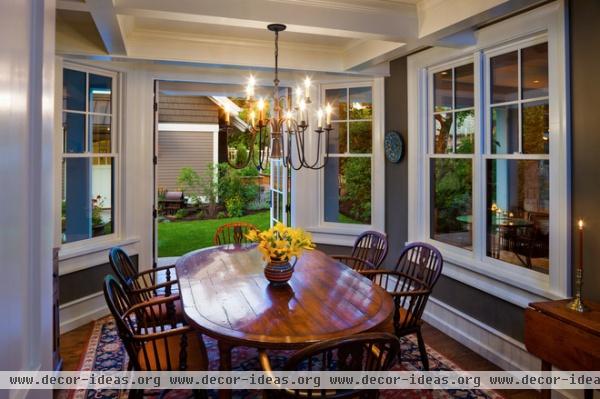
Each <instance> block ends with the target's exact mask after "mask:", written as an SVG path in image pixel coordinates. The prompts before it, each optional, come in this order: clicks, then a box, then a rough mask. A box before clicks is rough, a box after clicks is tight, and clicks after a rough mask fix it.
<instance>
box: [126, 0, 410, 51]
mask: <svg viewBox="0 0 600 399" xmlns="http://www.w3.org/2000/svg"><path fill="white" fill-rule="evenodd" d="M332 3H333V2H328V3H327V2H326V3H325V4H326V5H327V4H328V5H331V4H332ZM316 4H318V2H315V1H309V2H306V3H305V2H297V1H291V0H202V1H196V0H179V1H164V0H118V1H117V4H116V11H117V13H118V14H125V15H133V16H137V17H146V18H158V19H169V20H176V21H188V22H197V23H205V24H215V25H230V26H238V27H246V28H254V29H265V28H266V25H267V24H268V23H273V22H277V23H283V24H286V25H287V26H288V30H289V31H290V32H298V33H307V34H317V35H326V36H335V37H345V38H357V39H370V40H386V41H400V42H405V41H406V40H408V39H411V38H415V37H416V35H417V29H418V19H417V8H416V6H412V5H406V4H402V7H401V8H398V9H390V8H386V9H377V8H375V7H372V8H371V9H365V8H364V6H360V4H359V3H356V2H350V3H348V4H346V5H345V6H339V7H337V8H334V7H328V6H320V7H318V6H316Z"/></svg>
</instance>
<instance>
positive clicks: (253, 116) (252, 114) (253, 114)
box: [250, 111, 256, 127]
mask: <svg viewBox="0 0 600 399" xmlns="http://www.w3.org/2000/svg"><path fill="white" fill-rule="evenodd" d="M255 124H256V112H254V111H250V125H251V126H252V127H254V125H255Z"/></svg>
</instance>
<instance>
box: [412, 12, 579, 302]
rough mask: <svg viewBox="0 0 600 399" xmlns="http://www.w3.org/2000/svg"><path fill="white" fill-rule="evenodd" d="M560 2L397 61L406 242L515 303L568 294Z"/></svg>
mask: <svg viewBox="0 0 600 399" xmlns="http://www.w3.org/2000/svg"><path fill="white" fill-rule="evenodd" d="M562 7H563V6H562V3H560V2H557V3H552V4H548V5H545V6H542V7H540V8H538V9H536V10H535V12H531V13H525V14H522V15H519V16H516V17H513V18H510V19H508V20H505V21H502V22H499V23H497V24H494V25H491V26H488V27H485V28H483V29H481V30H479V31H478V32H477V35H476V44H475V45H473V46H471V47H469V48H464V49H449V48H433V49H430V50H427V51H423V52H421V53H418V54H415V55H413V56H410V57H409V58H408V62H407V67H408V99H409V102H408V115H409V147H408V151H409V228H408V230H409V231H408V233H409V241H429V242H430V243H432V244H433V245H435V246H436V247H438V248H439V249H440V250H441V251H442V254H443V255H444V258H445V260H446V266H445V268H444V274H447V275H448V276H451V277H452V278H455V279H458V280H459V281H463V282H465V283H467V284H471V285H474V284H475V286H477V288H479V289H484V290H487V291H488V292H493V293H494V294H496V295H499V296H500V297H502V298H503V299H506V300H508V301H510V302H512V303H515V304H518V305H520V306H526V305H527V303H528V302H529V301H531V300H541V299H542V298H551V299H557V298H561V297H564V296H566V295H568V290H569V263H570V262H569V259H570V256H569V254H570V250H569V242H570V241H569V237H570V231H571V229H570V227H569V221H570V212H569V206H568V204H569V186H568V176H569V161H568V158H569V156H568V154H569V152H568V148H569V146H568V141H569V136H568V124H567V121H568V108H567V100H566V98H567V93H568V87H567V81H568V79H567V72H566V71H567V68H566V60H567V57H566V55H565V42H566V33H565V27H564V9H563V8H562ZM411 155H412V156H411Z"/></svg>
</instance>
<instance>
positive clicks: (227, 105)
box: [223, 103, 229, 125]
mask: <svg viewBox="0 0 600 399" xmlns="http://www.w3.org/2000/svg"><path fill="white" fill-rule="evenodd" d="M223 109H224V110H225V123H227V124H228V125H229V103H224V104H223Z"/></svg>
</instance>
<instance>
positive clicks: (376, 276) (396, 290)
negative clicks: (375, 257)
mask: <svg viewBox="0 0 600 399" xmlns="http://www.w3.org/2000/svg"><path fill="white" fill-rule="evenodd" d="M378 272H379V271H373V272H369V271H366V272H363V274H364V275H366V276H367V277H369V278H370V279H371V280H372V281H373V282H375V283H377V284H379V286H381V287H383V288H384V289H385V290H386V291H388V292H389V293H390V295H392V297H393V298H394V303H395V305H396V312H394V328H395V330H396V333H397V335H398V336H401V335H404V333H407V332H414V330H415V329H416V328H418V327H419V326H420V323H421V316H422V315H423V312H424V311H425V306H426V305H427V300H428V299H429V295H430V294H431V288H430V287H429V286H428V285H427V284H426V283H425V282H424V281H422V280H419V279H416V278H414V277H412V276H409V275H407V274H404V273H402V272H397V271H391V270H390V271H385V272H384V271H381V273H378Z"/></svg>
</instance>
